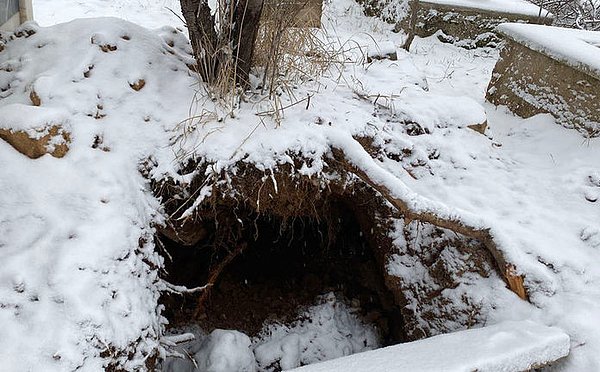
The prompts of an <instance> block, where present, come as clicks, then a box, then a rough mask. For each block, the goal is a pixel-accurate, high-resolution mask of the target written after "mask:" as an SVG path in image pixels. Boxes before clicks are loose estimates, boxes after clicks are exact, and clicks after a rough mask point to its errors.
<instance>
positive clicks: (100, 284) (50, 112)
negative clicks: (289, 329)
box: [0, 18, 195, 371]
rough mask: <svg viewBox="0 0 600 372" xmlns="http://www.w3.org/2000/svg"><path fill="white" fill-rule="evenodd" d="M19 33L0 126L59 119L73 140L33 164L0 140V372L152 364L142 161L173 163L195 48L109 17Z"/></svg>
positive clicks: (156, 317)
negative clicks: (190, 50)
mask: <svg viewBox="0 0 600 372" xmlns="http://www.w3.org/2000/svg"><path fill="white" fill-rule="evenodd" d="M23 30H25V32H23V33H22V35H23V36H21V37H17V38H15V37H11V38H10V40H9V41H8V42H7V44H6V46H5V49H4V51H2V52H0V88H2V89H1V92H0V112H1V113H2V114H0V115H2V116H1V120H0V124H1V126H2V127H3V128H9V129H10V128H13V129H23V130H26V129H28V127H30V126H32V125H33V126H35V125H44V123H59V124H61V125H62V126H63V128H64V129H66V130H68V131H69V132H70V134H71V136H70V138H71V143H70V145H69V146H70V149H69V151H68V153H67V154H66V156H65V157H64V158H62V159H55V158H53V157H51V156H48V155H46V156H43V157H41V158H39V159H37V160H31V159H29V158H27V157H25V156H23V155H21V154H20V153H19V152H17V151H16V150H15V149H13V148H12V147H11V146H10V145H8V144H7V143H6V142H4V141H0V159H1V160H0V261H1V262H2V265H1V269H0V324H2V327H1V328H0V360H2V367H0V369H3V370H7V371H26V370H37V371H42V370H43V371H67V370H76V369H78V370H85V371H98V370H102V369H104V368H106V367H107V366H106V365H103V363H105V360H107V359H102V358H100V356H102V357H105V358H110V359H113V360H116V361H118V365H120V366H126V367H127V368H128V369H135V368H138V367H140V366H144V365H145V363H146V362H148V365H151V363H152V361H153V360H154V358H155V357H156V356H157V353H158V352H159V337H160V335H161V332H162V331H161V327H162V323H163V320H162V318H161V316H160V309H159V308H158V305H157V300H158V296H159V289H160V288H161V284H160V282H159V279H158V277H157V267H158V266H160V265H161V258H160V257H159V256H158V255H157V254H156V253H155V251H154V244H153V227H152V223H153V222H155V221H160V214H159V213H158V209H159V204H158V202H157V200H155V199H154V198H152V197H151V193H150V192H149V191H148V190H149V187H148V185H147V181H146V180H145V179H144V178H143V177H142V175H141V174H140V172H139V167H140V164H141V162H142V161H144V160H145V159H147V158H149V157H151V156H152V157H154V158H155V159H161V154H162V153H164V154H166V155H165V156H167V157H168V159H171V158H170V150H169V149H168V148H167V145H168V143H169V138H170V136H171V134H170V133H169V132H168V131H167V129H169V128H170V127H171V126H173V125H174V124H176V123H177V122H179V121H181V120H182V119H184V118H185V117H186V116H187V105H186V104H185V103H186V102H191V96H192V94H193V91H192V89H190V88H191V87H192V85H193V84H194V83H195V79H194V78H193V77H191V76H190V75H189V73H188V71H189V70H188V68H187V67H186V63H189V62H190V61H191V60H190V58H189V56H188V55H187V54H186V51H187V49H186V48H187V47H188V45H187V41H186V39H185V37H184V36H183V35H182V34H181V33H180V32H178V31H176V30H175V29H173V28H163V29H161V30H159V31H158V32H150V31H148V30H146V29H144V28H141V27H139V26H136V25H134V24H131V23H128V22H125V21H122V20H118V19H111V18H104V19H86V20H78V21H73V22H70V23H67V24H61V25H57V26H53V27H49V28H40V27H37V26H36V25H35V24H28V25H25V26H24V28H23ZM169 44H170V45H173V47H171V46H169ZM142 80H143V81H144V86H143V87H142V88H141V89H139V90H136V89H134V88H139V85H140V84H141V83H140V81H142ZM136 83H137V84H138V85H137V86H136V85H135V84H136ZM32 92H35V93H36V95H37V97H38V98H39V101H40V102H38V104H39V105H40V106H39V107H34V106H32V104H33V102H32V101H31V94H32ZM182 102H183V103H184V104H182ZM164 163H165V164H170V161H169V160H165V161H164Z"/></svg>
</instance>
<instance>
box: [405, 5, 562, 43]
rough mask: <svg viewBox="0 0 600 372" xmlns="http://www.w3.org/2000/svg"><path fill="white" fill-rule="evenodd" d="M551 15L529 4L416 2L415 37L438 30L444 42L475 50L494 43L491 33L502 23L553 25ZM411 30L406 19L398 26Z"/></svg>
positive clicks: (494, 38)
mask: <svg viewBox="0 0 600 372" xmlns="http://www.w3.org/2000/svg"><path fill="white" fill-rule="evenodd" d="M552 17H553V16H552V14H550V13H548V12H547V11H545V10H544V9H541V8H540V7H538V6H535V5H533V4H531V3H529V2H528V1H524V0H514V1H503V2H500V1H469V0H427V1H419V3H418V10H417V21H416V27H415V34H416V35H417V36H420V37H427V36H431V35H433V34H435V33H436V32H437V31H438V30H441V31H442V32H443V33H444V34H445V35H447V36H448V38H447V40H445V41H459V40H463V41H462V44H463V45H462V46H466V47H469V48H475V47H479V46H484V45H488V44H489V43H491V42H497V41H498V38H497V37H496V35H495V34H494V33H493V30H494V28H495V27H496V26H498V25H499V24H501V23H503V22H521V23H540V24H550V23H552ZM399 28H401V29H402V30H405V31H408V30H409V28H410V22H409V17H406V18H405V19H404V20H403V21H402V22H401V23H400V25H399Z"/></svg>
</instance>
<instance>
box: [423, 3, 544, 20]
mask: <svg viewBox="0 0 600 372" xmlns="http://www.w3.org/2000/svg"><path fill="white" fill-rule="evenodd" d="M422 2H423V3H430V4H440V5H447V6H454V7H458V8H467V9H480V10H486V11H490V12H498V13H508V14H518V15H523V16H528V17H544V18H547V17H550V18H552V17H553V15H552V14H550V13H549V12H548V11H547V10H545V9H543V8H541V7H539V6H537V5H535V4H533V3H531V2H529V1H526V0H423V1H422Z"/></svg>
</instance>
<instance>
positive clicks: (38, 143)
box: [0, 125, 71, 159]
mask: <svg viewBox="0 0 600 372" xmlns="http://www.w3.org/2000/svg"><path fill="white" fill-rule="evenodd" d="M35 132H37V133H39V134H40V136H39V137H38V138H36V136H32V135H31V134H30V133H28V132H25V131H14V130H12V129H6V128H0V138H2V139H3V140H5V141H6V142H8V143H9V144H10V145H11V146H12V147H14V148H15V150H17V151H19V152H20V153H21V154H23V155H25V156H27V157H29V158H30V159H37V158H39V157H41V156H44V155H45V154H50V155H52V156H54V157H55V158H62V157H63V156H65V155H66V153H67V152H68V151H69V143H70V142H71V136H70V134H69V133H68V132H66V131H64V130H63V129H62V127H60V126H59V125H52V126H50V127H47V128H40V129H36V130H35Z"/></svg>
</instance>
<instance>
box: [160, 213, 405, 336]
mask: <svg viewBox="0 0 600 372" xmlns="http://www.w3.org/2000/svg"><path fill="white" fill-rule="evenodd" d="M331 209H332V210H333V211H334V213H331V214H330V215H331V216H333V217H330V218H328V221H317V220H316V219H314V218H308V217H306V218H300V217H298V218H295V219H292V220H288V221H286V222H284V221H282V220H281V219H280V218H277V217H273V216H266V215H261V216H258V217H257V216H253V215H252V214H248V217H251V218H244V219H243V222H244V227H243V228H242V238H241V240H243V243H245V248H244V250H243V251H242V253H241V254H240V255H238V256H237V257H236V258H235V259H233V260H232V261H231V262H230V263H229V264H228V265H227V266H226V268H225V269H224V270H223V271H222V273H221V275H220V276H219V279H218V280H217V281H216V283H215V285H214V287H212V289H211V290H210V296H209V297H208V301H207V302H206V304H205V307H204V309H203V310H204V311H203V312H202V313H201V314H200V315H199V316H196V317H194V312H195V309H196V305H197V299H198V294H194V295H192V294H186V295H165V296H163V298H162V302H163V303H164V304H165V306H166V310H165V316H166V317H167V318H168V319H169V321H170V325H171V326H172V327H181V326H185V325H190V324H197V325H199V326H200V327H201V328H202V329H203V330H205V331H207V332H210V331H212V330H213V329H217V328H221V329H235V330H239V331H241V332H244V333H246V334H248V335H249V336H255V335H257V334H258V333H259V332H260V330H261V328H262V326H263V324H264V323H265V321H279V322H290V321H293V320H295V319H296V317H297V315H298V313H299V311H301V310H302V309H304V308H306V307H308V306H311V305H314V304H315V303H316V301H317V298H318V297H319V296H320V295H323V294H326V293H329V292H334V293H336V294H337V295H338V296H341V297H342V298H344V299H345V302H347V303H348V305H350V306H352V307H358V308H359V310H358V314H359V316H361V317H362V319H363V320H364V321H365V322H367V323H371V324H373V325H375V326H376V327H377V329H378V331H379V333H380V335H381V340H380V342H381V344H382V345H384V346H385V345H391V344H396V343H399V342H403V341H405V335H404V331H403V322H402V315H401V313H400V309H399V308H398V307H397V306H396V304H395V302H394V297H393V295H392V293H391V292H390V291H388V289H387V288H386V286H385V283H384V276H383V268H384V265H383V264H382V263H381V262H379V260H378V259H377V257H376V255H375V254H374V252H373V249H372V247H370V246H369V244H368V242H367V239H366V238H365V234H363V233H362V232H361V228H360V226H359V224H358V222H357V220H356V218H355V217H354V215H353V213H352V211H351V209H350V208H348V207H347V206H345V205H343V204H341V203H336V204H334V205H333V206H332V208H331ZM237 218H239V217H237ZM208 230H209V231H211V230H212V232H211V233H209V234H208V238H206V239H205V240H204V241H202V242H201V243H199V244H197V245H195V246H193V247H186V246H182V245H178V244H177V243H174V242H172V241H169V240H168V239H166V238H164V237H161V238H160V239H161V241H162V242H163V243H164V246H165V248H166V250H167V251H168V253H169V255H170V256H171V257H172V259H171V260H169V259H166V270H167V273H168V274H167V276H166V279H167V280H168V281H169V282H171V283H173V284H177V285H185V286H187V287H188V288H191V287H196V286H201V285H204V284H205V283H206V282H207V280H208V277H209V272H210V271H211V268H214V266H215V264H217V262H219V261H220V260H222V259H223V257H224V256H225V255H226V253H223V252H221V251H222V250H223V249H219V247H217V246H218V245H219V244H218V243H217V241H219V237H218V236H216V234H215V233H214V228H210V227H209V228H208ZM230 248H231V249H233V247H230Z"/></svg>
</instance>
